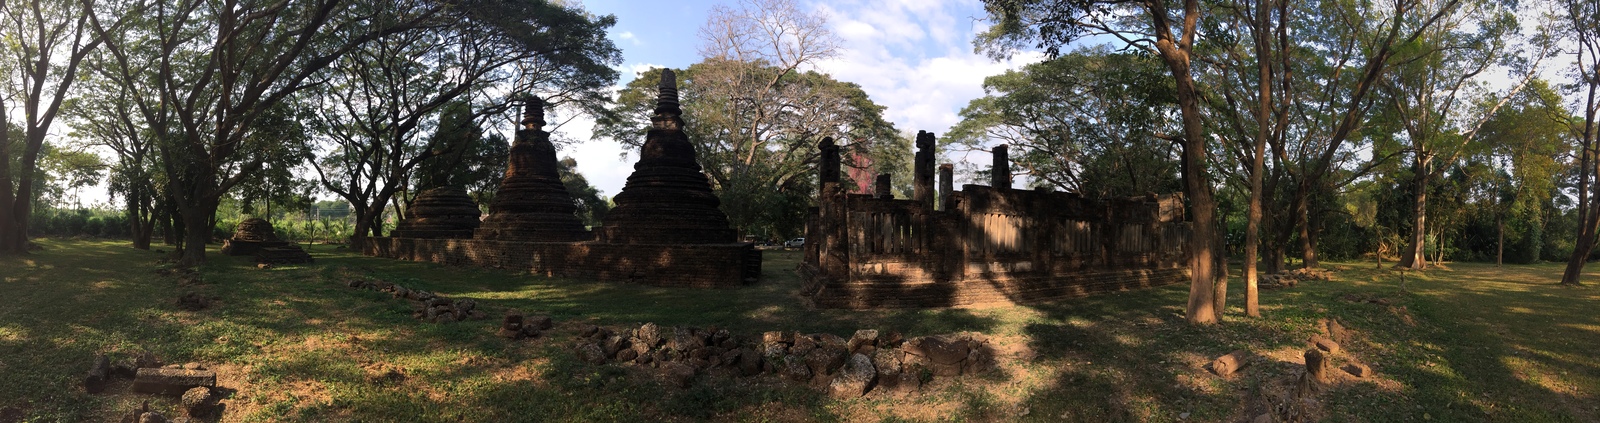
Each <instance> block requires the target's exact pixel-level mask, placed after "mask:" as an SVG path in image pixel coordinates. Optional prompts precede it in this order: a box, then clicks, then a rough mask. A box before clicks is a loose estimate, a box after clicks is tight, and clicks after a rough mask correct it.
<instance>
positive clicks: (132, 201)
mask: <svg viewBox="0 0 1600 423" xmlns="http://www.w3.org/2000/svg"><path fill="white" fill-rule="evenodd" d="M130 182H133V184H132V186H131V187H129V188H128V193H127V197H128V209H127V210H126V212H125V214H126V215H127V216H128V234H129V235H130V236H132V238H133V240H132V241H133V248H135V249H140V250H149V249H150V224H149V222H150V197H149V196H147V195H145V189H144V188H143V187H142V186H140V185H139V183H138V181H130Z"/></svg>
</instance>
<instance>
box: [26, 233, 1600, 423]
mask: <svg viewBox="0 0 1600 423" xmlns="http://www.w3.org/2000/svg"><path fill="white" fill-rule="evenodd" d="M39 242H40V244H42V245H43V246H44V249H43V250H41V251H36V252H34V253H33V254H31V255H29V256H25V257H5V258H0V292H3V293H4V298H3V299H0V423H5V422H12V421H65V422H77V421H108V420H113V421H114V420H115V419H116V418H117V417H119V416H120V414H121V413H124V412H126V411H127V410H130V409H133V408H136V407H137V406H138V404H140V403H141V402H144V401H149V403H150V405H151V407H152V408H153V409H157V410H161V411H166V412H168V413H167V414H168V415H169V416H172V415H175V413H173V411H174V410H175V409H176V408H177V407H178V405H177V403H176V402H177V401H176V399H175V398H168V397H158V396H146V395H139V394H132V393H127V389H126V382H121V383H122V385H113V387H112V388H111V389H110V390H108V391H107V393H105V394H97V395H91V394H87V393H85V392H84V391H83V389H82V388H81V387H80V385H79V382H80V381H81V378H82V377H83V375H84V373H85V372H86V371H87V370H88V367H89V365H90V361H91V359H92V358H93V357H94V355H95V354H97V353H103V354H107V355H110V356H111V357H112V359H113V361H115V360H119V359H124V358H127V357H131V356H133V355H134V354H136V353H138V352H141V351H148V352H151V353H154V354H155V355H156V356H157V357H160V358H162V359H163V360H165V361H167V362H176V363H183V362H189V361H197V362H201V363H205V364H207V365H209V366H210V367H211V368H213V369H215V370H217V371H218V377H219V385H221V386H222V387H223V388H226V389H227V390H228V396H229V397H228V399H227V400H226V401H225V406H226V407H227V408H226V411H225V413H224V418H223V420H224V421H315V422H323V421H373V422H391V421H393V422H411V421H441V422H445V421H448V422H456V421H468V422H511V421H698V420H716V421H926V420H933V421H946V420H948V421H1013V420H1022V421H1063V420H1064V421H1085V422H1102V421H1179V420H1184V421H1240V420H1248V419H1249V418H1250V417H1253V416H1254V415H1256V414H1258V413H1260V412H1261V410H1262V409H1263V408H1262V407H1265V406H1268V405H1269V404H1267V402H1266V400H1263V398H1268V397H1271V395H1272V394H1273V393H1274V392H1275V391H1277V390H1280V389H1282V384H1281V381H1282V380H1284V378H1286V377H1288V376H1287V375H1289V374H1291V373H1292V371H1293V370H1292V369H1294V368H1295V367H1297V366H1300V363H1301V360H1302V359H1301V357H1300V353H1301V351H1303V350H1304V349H1305V348H1306V342H1305V341H1306V338H1307V337H1308V336H1310V335H1312V334H1314V333H1316V330H1315V329H1313V326H1314V325H1315V323H1316V321H1317V320H1318V319H1320V318H1327V317H1337V318H1338V319H1340V321H1342V322H1343V323H1344V324H1345V326H1347V327H1349V328H1350V329H1351V330H1353V331H1354V333H1355V336H1354V339H1353V340H1351V341H1349V342H1346V343H1345V344H1344V345H1343V347H1344V349H1346V350H1347V351H1346V352H1344V353H1341V354H1336V355H1335V363H1336V364H1344V363H1346V362H1349V361H1351V360H1357V361H1360V362H1363V363H1366V364H1368V365H1370V366H1371V367H1372V368H1373V369H1374V370H1375V371H1376V376H1375V377H1372V378H1367V379H1355V378H1352V377H1348V376H1341V378H1340V379H1339V380H1338V381H1337V382H1336V383H1334V384H1332V385H1330V387H1328V388H1326V389H1325V390H1323V391H1322V393H1321V394H1319V395H1318V396H1316V397H1314V398H1313V401H1312V402H1313V403H1314V404H1313V405H1312V408H1313V409H1315V410H1318V411H1317V413H1315V414H1313V417H1315V418H1318V419H1322V420H1328V421H1352V422H1381V421H1443V422H1457V421H1510V422H1539V421H1555V422H1565V421H1600V289H1597V288H1595V287H1593V285H1595V284H1600V279H1597V278H1596V277H1595V276H1594V275H1593V274H1591V275H1590V276H1588V277H1587V279H1586V280H1587V281H1589V283H1590V284H1591V286H1586V287H1581V288H1564V287H1558V286H1555V285H1554V284H1555V282H1556V281H1557V280H1558V279H1559V277H1560V273H1561V268H1562V266H1561V265H1560V264H1541V265H1531V266H1509V265H1508V266H1505V267H1495V266H1493V265H1484V264H1469V263H1453V264H1449V265H1448V266H1447V268H1441V269H1436V270H1429V271H1427V272H1424V273H1421V274H1418V273H1416V272H1411V273H1409V274H1408V275H1405V279H1406V282H1405V288H1406V289H1405V290H1402V289H1401V283H1400V279H1401V276H1402V275H1401V274H1400V273H1398V272H1390V271H1378V270H1375V269H1373V265H1372V264H1371V263H1335V264H1330V265H1328V267H1329V268H1331V269H1335V270H1337V273H1336V276H1335V280H1334V281H1330V282H1315V281H1311V282H1303V283H1301V284H1300V285H1299V286H1298V287H1296V288H1290V289H1285V290H1276V291H1264V292H1263V295H1262V311H1263V313H1264V314H1265V316H1266V317H1264V318H1261V319H1245V318H1243V317H1240V315H1241V313H1242V312H1241V311H1240V309H1239V308H1238V305H1239V303H1240V302H1242V295H1243V294H1242V291H1243V288H1242V287H1240V286H1239V285H1237V284H1235V285H1233V287H1232V289H1230V295H1231V296H1232V297H1233V298H1230V310H1229V312H1230V315H1229V316H1228V319H1227V321H1226V322H1225V323H1224V324H1223V325H1220V326H1216V327H1191V326H1188V325H1186V324H1184V323H1183V318H1182V305H1183V304H1184V299H1185V297H1186V295H1187V292H1188V291H1187V287H1184V286H1169V287H1164V288H1159V289H1153V290H1147V291H1140V292H1128V293H1118V294H1110V295H1102V296H1098V297H1093V298H1087V299H1080V300H1072V301H1063V302H1059V303H1056V304H1046V305H1036V306H1017V307H991V308H975V309H938V310H889V311H842V310H809V309H806V308H804V307H803V306H801V305H800V301H799V298H798V297H797V296H796V291H797V290H798V288H799V278H798V277H797V276H796V275H795V274H794V272H793V269H794V268H795V265H796V264H797V260H798V258H799V253H798V252H776V251H768V252H766V256H765V257H766V263H765V264H764V265H763V274H762V277H763V279H762V281H761V282H760V283H758V284H756V285H753V286H749V287H746V288H742V289H738V290H692V289H662V288H651V287H644V286H638V285H625V284H611V283H595V282H586V281H575V280H565V279H552V278H546V277H542V276H532V275H527V274H517V273H513V272H506V271H497V270H487V269H477V268H461V267H446V266H440V265H436V264H430V263H413V262H402V261H394V260H387V259H377V258H369V257H362V256H360V255H358V254H353V253H351V252H349V251H347V250H343V249H336V248H334V247H331V246H316V247H314V248H312V253H313V255H315V256H316V258H317V262H316V264H314V265H306V266H286V267H278V268H272V269H266V270H261V269H256V268H255V266H254V263H251V262H249V261H248V260H245V259H243V258H237V257H226V256H222V255H220V254H218V253H215V252H214V251H213V252H212V254H211V255H210V256H209V257H210V258H211V261H210V263H208V264H206V265H205V266H204V267H202V268H201V269H200V273H201V276H202V278H203V280H204V283H203V284H200V285H195V286H180V285H179V282H178V280H177V278H176V277H174V276H162V275H158V274H157V273H156V270H157V269H158V268H160V266H161V265H159V264H158V263H157V259H158V258H159V257H161V255H160V254H157V253H154V252H148V251H138V250H134V249H131V248H129V247H127V243H126V242H121V241H81V240H40V241H39ZM1591 269H1594V270H1600V269H1596V266H1591ZM1234 273H1235V275H1237V272H1234ZM353 277H361V278H373V279H382V280H386V281H390V282H394V283H398V284H400V285H403V286H406V287H408V288H421V289H425V290H429V291H433V292H437V293H440V294H442V295H445V296H447V297H451V298H472V299H476V300H477V301H478V303H479V305H480V307H482V308H486V309H487V310H488V311H489V314H490V316H494V317H492V318H491V319H490V320H484V321H467V322H458V323H448V324H431V323H422V322H420V321H417V320H413V319H412V318H411V316H410V313H411V308H410V305H409V304H408V303H407V302H406V301H403V300H398V299H394V298H391V297H390V296H389V295H388V294H383V293H378V292H372V291H365V290H355V289H350V288H347V287H346V286H345V285H344V283H343V282H344V281H345V280H348V279H349V278H353ZM186 292H200V293H203V294H206V295H210V296H214V297H216V298H218V301H217V302H216V303H215V304H214V305H213V306H212V307H211V308H208V309H206V310H202V311H198V312H190V311H183V310H181V309H179V308H178V307H177V305H176V300H177V298H178V297H179V296H180V295H181V294H183V293H186ZM1368 300H1380V301H1377V302H1374V301H1368ZM1383 302H1386V303H1387V305H1385V304H1379V303H1383ZM506 309H518V310H522V311H525V312H530V313H543V314H548V315H550V316H552V317H553V318H554V319H555V320H556V322H557V327H556V329H555V330H554V331H552V332H550V333H547V335H546V336H544V337H541V338H538V339H535V340H531V341H508V340H504V339H501V338H498V337H496V336H495V335H494V329H495V327H496V326H497V324H498V319H497V317H498V316H499V314H500V312H501V311H503V310H506ZM643 322H655V323H657V324H659V325H662V326H697V327H711V326H716V327H721V328H726V329H730V330H732V331H733V332H735V333H739V334H743V335H746V336H759V333H760V332H762V331H768V330H787V331H796V330H798V331H803V332H807V333H811V332H831V333H834V334H838V335H841V336H846V337H848V336H849V335H850V334H851V333H852V332H854V331H855V330H856V329H864V328H875V329H879V330H883V331H899V332H902V333H905V334H906V335H907V336H919V335H930V334H936V333H947V332H956V331H977V332H983V333H985V334H988V335H989V336H990V337H991V339H992V342H994V343H995V345H996V346H997V350H998V351H999V352H1000V355H1001V360H1000V361H1001V363H1000V368H999V369H998V370H997V371H995V372H992V373H990V374H987V375H985V376H982V377H976V378H968V379H962V380H943V379H941V380H938V381H936V382H935V383H933V384H931V385H928V386H924V388H923V390H922V391H921V392H919V393H917V394H913V395H910V396H907V397H891V396H887V395H885V394H879V393H873V394H869V395H868V396H866V397H863V398H860V399H855V400H848V401H837V400H833V399H830V398H828V397H827V396H826V395H823V394H822V393H820V392H818V391H814V390H811V389H809V388H803V387H795V386H790V385H787V384H784V383H781V382H779V381H778V380H777V379H776V378H775V377H773V376H761V377H757V378H747V379H721V378H719V377H712V376H701V377H700V378H699V379H697V380H696V381H695V383H694V384H693V385H691V386H690V387H689V388H676V387H667V386H665V385H664V384H663V383H662V382H659V381H658V380H657V379H656V378H655V377H653V374H654V373H653V372H651V371H647V370H644V369H640V368H635V367H632V366H620V365H603V366H593V365H588V364H583V363H580V362H579V361H578V360H577V359H576V357H575V356H574V354H573V353H572V352H571V351H570V350H569V349H567V347H568V346H569V345H570V344H571V343H572V341H573V340H574V339H575V335H574V334H575V333H576V331H577V329H578V327H579V326H581V325H584V324H602V325H612V326H615V327H618V328H620V327H622V326H624V325H637V324H640V323H643ZM1236 349H1246V350H1249V351H1251V352H1252V353H1253V354H1255V355H1256V356H1257V357H1258V358H1256V359H1254V360H1253V361H1252V364H1251V365H1250V366H1249V367H1246V368H1245V369H1244V370H1242V371H1241V372H1240V373H1238V374H1235V375H1234V376H1232V377H1229V378H1219V377H1217V376H1214V375H1212V374H1210V373H1209V372H1207V371H1206V370H1205V369H1204V366H1205V365H1206V364H1207V363H1209V362H1210V361H1211V359H1213V358H1215V357H1217V356H1219V355H1222V354H1225V353H1227V352H1229V351H1233V350H1236Z"/></svg>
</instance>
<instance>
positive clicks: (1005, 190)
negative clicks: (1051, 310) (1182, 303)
mask: <svg viewBox="0 0 1600 423" xmlns="http://www.w3.org/2000/svg"><path fill="white" fill-rule="evenodd" d="M924 138H927V140H926V141H927V142H923V141H924V140H923V139H924ZM918 140H919V141H918V147H921V148H923V149H924V151H922V152H919V153H918V155H917V160H918V161H919V163H917V166H916V169H918V171H919V172H921V173H920V174H919V175H917V178H915V182H916V184H917V185H918V186H917V187H916V191H915V192H916V193H918V196H917V198H913V199H911V200H897V199H893V198H890V197H887V196H869V195H860V194H847V193H845V192H844V188H843V186H842V185H841V184H839V183H838V182H837V180H838V178H836V177H833V175H829V174H828V172H837V171H836V170H829V169H824V170H823V172H824V174H823V175H822V177H821V178H820V181H821V185H822V189H821V195H820V197H819V198H818V201H817V203H818V206H817V208H815V209H813V211H812V215H811V218H810V221H808V222H806V233H807V235H806V252H805V258H804V261H803V263H802V264H801V269H800V271H801V274H802V276H804V277H805V279H806V284H805V286H804V287H803V289H802V294H804V295H806V296H807V297H808V298H810V299H811V301H812V303H813V304H815V305H816V306H818V307H836V308H896V307H952V306H967V305H979V304H1019V303H1034V302H1041V301H1049V300H1056V299H1062V298H1073V297H1082V296H1086V295H1090V294H1093V293H1098V292H1107V291H1122V290H1131V289H1142V288H1150V287H1155V286H1161V285H1166V284H1171V283H1179V282H1182V281H1184V280H1186V279H1187V278H1188V273H1189V272H1188V268H1187V264H1188V260H1189V252H1188V249H1187V248H1186V247H1187V244H1188V239H1189V223H1188V222H1185V221H1184V213H1183V202H1182V198H1181V197H1179V196H1177V195H1165V196H1157V195H1148V196H1141V197H1131V198H1114V199H1092V198H1083V197H1081V196H1079V195H1077V194H1074V193H1063V192H1051V191H1047V190H1015V189H1010V188H1009V187H1008V185H1009V177H1006V176H1004V175H1000V176H996V177H995V183H996V184H997V185H998V187H988V186H981V185H966V186H963V187H962V190H961V191H957V192H951V190H949V189H942V190H940V194H941V195H942V196H943V197H944V198H941V199H939V201H934V199H932V198H930V197H931V195H932V193H933V192H934V191H933V189H932V185H933V183H934V182H933V180H932V178H931V175H930V174H931V169H933V166H932V163H931V161H932V160H933V158H934V155H933V154H932V146H933V145H934V143H933V142H932V134H921V135H919V139H918ZM819 147H820V148H821V149H822V150H823V152H822V154H823V155H824V157H823V159H822V160H823V163H828V162H829V161H830V160H833V159H834V158H833V157H831V156H834V155H837V154H838V152H837V148H829V147H831V145H830V144H829V143H824V144H823V145H821V146H819ZM996 150H997V152H999V153H997V158H996V164H995V167H994V169H997V170H996V172H997V174H998V173H999V170H1000V169H1003V168H1004V167H1005V163H1004V158H1003V154H1004V153H1003V150H1002V149H998V148H997V149H996ZM884 176H887V175H884ZM941 176H942V177H943V178H944V179H945V181H943V182H942V185H944V186H950V185H951V182H950V181H949V179H950V173H949V172H943V173H942V175H941ZM880 184H884V185H887V184H886V183H884V182H882V181H880ZM936 205H937V208H936V207H935V206H936Z"/></svg>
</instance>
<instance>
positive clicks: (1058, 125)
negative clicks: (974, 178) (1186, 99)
mask: <svg viewBox="0 0 1600 423" xmlns="http://www.w3.org/2000/svg"><path fill="white" fill-rule="evenodd" d="M1164 72H1165V71H1164V70H1163V69H1162V67H1161V64H1160V63H1157V62H1156V61H1155V60H1154V59H1153V58H1150V57H1148V56H1144V55H1140V54H1136V53H1116V52H1112V51H1111V50H1110V49H1109V48H1108V47H1104V46H1102V47H1098V48H1087V49H1081V50H1078V51H1074V52H1072V53H1071V54H1067V55H1064V56H1061V57H1058V58H1056V59H1053V60H1049V61H1045V62H1040V63H1035V64H1031V65H1027V66H1025V67H1023V68H1022V69H1021V70H1017V71H1007V72H1005V73H1002V74H1000V75H995V76H991V77H988V78H985V79H984V84H983V87H984V91H985V92H986V93H987V95H986V96H984V97H981V98H977V99H974V100H972V101H971V102H970V103H968V105H967V107H965V108H963V109H962V111H961V117H962V120H961V122H960V123H957V124H956V126H955V127H953V128H951V130H950V133H948V134H946V135H945V138H944V142H947V143H953V144H956V145H960V146H963V147H964V148H966V149H971V150H983V149H985V148H986V145H988V144H989V143H991V142H994V141H999V142H1002V143H1005V144H1008V145H1010V148H1011V149H1012V150H1011V153H1010V154H1011V161H1012V165H1013V166H1015V167H1017V168H1019V170H1020V171H1019V172H1017V173H1018V174H1025V175H1029V176H1030V178H1031V179H1033V180H1034V181H1035V184H1038V185H1048V186H1054V187H1055V188H1057V189H1061V190H1065V191H1071V192H1078V193H1083V194H1085V195H1089V196H1094V197H1102V198H1104V197H1114V196H1132V195H1144V194H1145V193H1149V192H1169V191H1173V190H1177V189H1179V187H1180V186H1181V185H1180V182H1179V180H1178V161H1177V160H1176V158H1175V157H1174V156H1175V155H1174V154H1173V147H1174V146H1173V145H1172V143H1170V142H1166V141H1165V140H1161V139H1159V138H1158V136H1159V135H1161V134H1167V133H1171V132H1172V130H1174V129H1175V127H1176V122H1173V121H1172V119H1170V118H1169V116H1171V115H1172V113H1171V112H1172V109H1173V107H1174V106H1175V104H1176V103H1175V102H1174V99H1173V98H1172V96H1171V92H1172V90H1171V84H1170V81H1171V79H1172V78H1171V77H1168V76H1166V75H1164Z"/></svg>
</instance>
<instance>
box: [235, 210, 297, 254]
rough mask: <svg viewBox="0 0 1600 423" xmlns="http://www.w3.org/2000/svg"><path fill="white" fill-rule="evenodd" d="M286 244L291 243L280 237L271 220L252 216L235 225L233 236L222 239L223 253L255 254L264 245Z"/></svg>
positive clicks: (277, 245)
mask: <svg viewBox="0 0 1600 423" xmlns="http://www.w3.org/2000/svg"><path fill="white" fill-rule="evenodd" d="M285 245H289V243H288V242H284V241H283V240H282V239H278V232H277V231H276V230H274V229H273V228H272V223H271V222H268V221H267V220H266V219H262V218H259V217H252V218H248V219H245V220H241V221H239V225H238V226H235V227H234V230H233V237H232V238H228V239H226V240H223V241H222V254H225V255H230V256H253V255H255V254H256V253H257V252H260V251H261V249H262V248H264V247H282V246H285Z"/></svg>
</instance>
